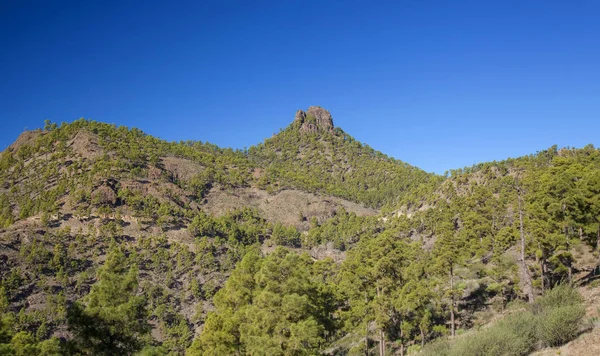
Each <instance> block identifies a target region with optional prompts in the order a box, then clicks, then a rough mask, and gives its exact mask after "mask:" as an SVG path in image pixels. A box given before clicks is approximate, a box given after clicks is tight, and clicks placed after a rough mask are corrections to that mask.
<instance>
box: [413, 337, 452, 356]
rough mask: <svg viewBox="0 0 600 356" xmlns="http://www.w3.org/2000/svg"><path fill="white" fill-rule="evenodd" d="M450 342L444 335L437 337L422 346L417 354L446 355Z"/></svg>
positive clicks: (429, 355) (422, 355)
mask: <svg viewBox="0 0 600 356" xmlns="http://www.w3.org/2000/svg"><path fill="white" fill-rule="evenodd" d="M449 352H450V342H449V341H448V339H446V338H445V337H441V338H438V339H436V340H433V341H432V342H430V343H428V344H426V345H425V347H423V350H422V351H421V353H420V354H419V356H448V355H449Z"/></svg>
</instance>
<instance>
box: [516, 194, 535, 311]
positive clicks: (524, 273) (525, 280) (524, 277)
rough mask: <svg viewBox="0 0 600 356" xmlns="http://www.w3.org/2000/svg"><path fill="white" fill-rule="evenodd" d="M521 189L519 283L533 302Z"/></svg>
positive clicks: (529, 300)
mask: <svg viewBox="0 0 600 356" xmlns="http://www.w3.org/2000/svg"><path fill="white" fill-rule="evenodd" d="M521 199H522V198H521V191H519V232H520V235H521V261H520V262H521V263H520V269H521V281H522V282H521V284H522V285H523V292H525V294H527V301H528V302H529V303H533V283H532V281H531V276H530V275H529V270H528V269H527V264H526V263H525V231H524V229H523V206H522V205H523V203H522V200H521Z"/></svg>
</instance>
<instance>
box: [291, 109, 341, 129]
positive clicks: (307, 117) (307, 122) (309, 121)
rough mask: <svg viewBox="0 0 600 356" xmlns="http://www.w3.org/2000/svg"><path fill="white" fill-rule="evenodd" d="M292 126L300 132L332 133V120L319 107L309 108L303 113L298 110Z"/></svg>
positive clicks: (327, 113)
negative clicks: (294, 125)
mask: <svg viewBox="0 0 600 356" xmlns="http://www.w3.org/2000/svg"><path fill="white" fill-rule="evenodd" d="M294 124H296V126H297V127H299V128H300V131H302V132H312V133H316V132H331V133H334V126H333V119H332V118H331V113H330V112H329V111H327V110H325V109H323V108H322V107H320V106H311V107H309V108H308V110H306V112H304V111H303V110H298V111H297V112H296V117H295V119H294Z"/></svg>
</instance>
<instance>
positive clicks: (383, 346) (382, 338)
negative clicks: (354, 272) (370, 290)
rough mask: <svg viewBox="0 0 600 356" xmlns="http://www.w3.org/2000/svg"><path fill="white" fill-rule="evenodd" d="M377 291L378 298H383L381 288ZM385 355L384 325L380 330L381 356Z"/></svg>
mask: <svg viewBox="0 0 600 356" xmlns="http://www.w3.org/2000/svg"><path fill="white" fill-rule="evenodd" d="M375 290H376V291H377V296H378V297H379V296H381V289H380V288H379V287H375ZM384 355H385V333H384V331H383V325H382V326H380V329H379V356H384Z"/></svg>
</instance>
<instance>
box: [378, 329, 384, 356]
mask: <svg viewBox="0 0 600 356" xmlns="http://www.w3.org/2000/svg"><path fill="white" fill-rule="evenodd" d="M379 355H380V356H385V335H384V333H383V328H381V330H379Z"/></svg>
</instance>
